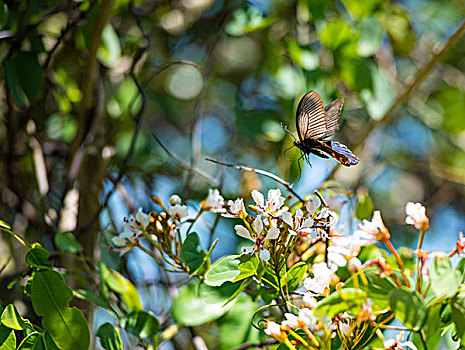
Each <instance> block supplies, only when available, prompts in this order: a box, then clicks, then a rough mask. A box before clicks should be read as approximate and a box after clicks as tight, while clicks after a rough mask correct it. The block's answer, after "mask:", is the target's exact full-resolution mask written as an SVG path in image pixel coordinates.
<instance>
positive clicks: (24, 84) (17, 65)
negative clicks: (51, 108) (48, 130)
mask: <svg viewBox="0 0 465 350" xmlns="http://www.w3.org/2000/svg"><path fill="white" fill-rule="evenodd" d="M4 67H5V78H6V83H7V86H8V89H9V90H10V91H11V92H12V94H13V96H14V97H15V99H16V101H17V103H18V105H19V106H20V107H23V108H24V107H25V106H26V101H25V98H24V97H27V99H28V100H29V102H34V101H36V100H37V99H38V98H39V97H40V94H41V92H42V89H43V86H44V77H43V74H42V67H41V65H40V63H39V61H38V59H37V54H35V53H34V52H30V51H27V52H26V51H19V52H18V53H17V54H16V55H14V56H13V57H8V58H6V59H5V61H4Z"/></svg>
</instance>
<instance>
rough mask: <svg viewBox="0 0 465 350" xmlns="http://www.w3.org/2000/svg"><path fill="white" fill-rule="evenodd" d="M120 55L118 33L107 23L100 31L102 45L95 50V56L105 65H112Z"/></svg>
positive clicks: (109, 66) (108, 66)
mask: <svg viewBox="0 0 465 350" xmlns="http://www.w3.org/2000/svg"><path fill="white" fill-rule="evenodd" d="M120 57H121V44H120V42H119V38H118V34H117V33H116V31H115V29H113V26H112V25H111V24H107V25H106V27H105V28H104V29H103V32H102V45H101V46H100V47H99V49H98V51H97V58H98V60H99V61H100V63H102V64H103V65H104V66H105V67H107V68H111V67H113V66H114V65H115V64H116V63H117V62H118V60H119V59H120Z"/></svg>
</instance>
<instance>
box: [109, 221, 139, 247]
mask: <svg viewBox="0 0 465 350" xmlns="http://www.w3.org/2000/svg"><path fill="white" fill-rule="evenodd" d="M141 233H142V231H139V230H135V229H134V228H133V227H131V226H130V225H129V223H126V224H125V225H124V226H123V229H122V231H121V233H120V234H119V235H118V236H116V237H113V238H112V239H111V241H112V243H113V244H114V245H115V246H116V247H117V248H113V249H112V250H113V251H118V252H120V253H121V255H123V254H125V253H127V252H128V251H130V250H131V249H132V247H131V244H133V243H135V242H136V239H137V237H139V236H140V234H141Z"/></svg>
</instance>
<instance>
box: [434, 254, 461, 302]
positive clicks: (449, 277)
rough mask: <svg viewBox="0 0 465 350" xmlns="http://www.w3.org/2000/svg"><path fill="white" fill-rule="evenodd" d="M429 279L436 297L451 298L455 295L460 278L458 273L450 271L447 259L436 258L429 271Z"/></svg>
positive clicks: (450, 267)
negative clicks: (444, 296)
mask: <svg viewBox="0 0 465 350" xmlns="http://www.w3.org/2000/svg"><path fill="white" fill-rule="evenodd" d="M429 277H430V280H431V289H432V290H433V292H434V293H435V294H436V295H437V296H439V295H446V296H447V297H451V296H453V295H454V294H455V293H457V288H458V287H459V284H460V280H461V277H462V276H461V275H460V272H459V271H456V270H452V266H451V263H450V260H449V258H447V257H443V258H441V259H439V258H437V257H436V258H434V260H433V264H432V265H431V268H430V269H429Z"/></svg>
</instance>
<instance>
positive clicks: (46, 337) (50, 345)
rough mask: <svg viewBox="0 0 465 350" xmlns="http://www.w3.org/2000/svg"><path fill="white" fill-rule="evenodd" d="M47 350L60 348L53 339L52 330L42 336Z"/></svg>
mask: <svg viewBox="0 0 465 350" xmlns="http://www.w3.org/2000/svg"><path fill="white" fill-rule="evenodd" d="M42 339H43V341H44V344H45V348H46V349H47V350H60V349H58V346H57V345H56V344H55V342H54V341H53V339H52V336H51V335H50V332H47V331H45V332H44V334H43V337H42Z"/></svg>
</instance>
